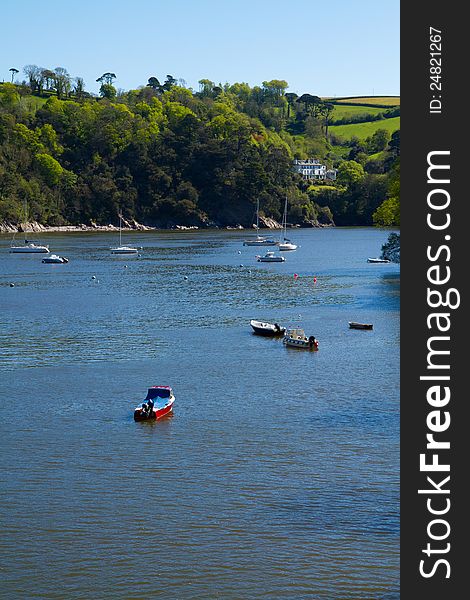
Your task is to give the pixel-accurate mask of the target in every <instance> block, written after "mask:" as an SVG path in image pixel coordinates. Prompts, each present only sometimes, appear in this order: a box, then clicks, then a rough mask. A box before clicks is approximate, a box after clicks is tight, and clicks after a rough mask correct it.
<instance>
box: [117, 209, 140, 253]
mask: <svg viewBox="0 0 470 600" xmlns="http://www.w3.org/2000/svg"><path fill="white" fill-rule="evenodd" d="M138 252H139V249H138V248H132V247H131V246H123V245H122V215H119V246H117V247H116V248H111V254H137V253H138Z"/></svg>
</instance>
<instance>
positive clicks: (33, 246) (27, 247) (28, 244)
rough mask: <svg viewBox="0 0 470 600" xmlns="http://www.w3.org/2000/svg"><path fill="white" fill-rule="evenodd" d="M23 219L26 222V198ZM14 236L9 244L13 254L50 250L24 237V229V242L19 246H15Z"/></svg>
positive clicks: (38, 252)
mask: <svg viewBox="0 0 470 600" xmlns="http://www.w3.org/2000/svg"><path fill="white" fill-rule="evenodd" d="M23 210H24V220H25V223H27V222H28V207H27V203H26V200H25V201H24V209H23ZM14 240H15V236H13V240H12V242H11V246H10V252H12V253H14V254H47V253H48V252H50V250H49V246H43V245H41V244H37V243H35V242H33V241H31V240H27V239H26V231H24V244H21V245H20V246H15V245H14V244H13V243H14Z"/></svg>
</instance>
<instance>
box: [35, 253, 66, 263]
mask: <svg viewBox="0 0 470 600" xmlns="http://www.w3.org/2000/svg"><path fill="white" fill-rule="evenodd" d="M41 262H43V263H46V264H56V265H63V264H65V263H68V262H69V259H68V258H65V256H58V255H57V254H51V255H50V256H46V258H43V259H42V261H41Z"/></svg>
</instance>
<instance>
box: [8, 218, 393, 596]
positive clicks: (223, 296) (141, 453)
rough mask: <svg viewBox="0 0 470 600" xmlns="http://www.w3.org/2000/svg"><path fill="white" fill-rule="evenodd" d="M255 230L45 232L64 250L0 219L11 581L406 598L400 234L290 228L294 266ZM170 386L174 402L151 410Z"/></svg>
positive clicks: (19, 592)
mask: <svg viewBox="0 0 470 600" xmlns="http://www.w3.org/2000/svg"><path fill="white" fill-rule="evenodd" d="M250 235H251V234H250V233H248V232H243V231H240V232H239V231H236V232H235V231H232V232H227V231H220V232H216V231H213V232H210V231H209V232H202V231H195V232H192V231H191V232H178V233H176V232H171V233H162V232H159V233H155V232H145V233H140V234H137V233H135V234H125V236H124V237H125V239H123V241H125V242H126V243H129V244H135V245H137V246H142V251H141V253H140V256H137V257H131V256H127V257H115V256H111V255H110V253H109V247H110V246H111V245H113V244H115V243H116V241H117V240H116V239H115V237H116V236H115V235H114V236H113V235H111V234H63V235H60V234H50V235H47V236H45V235H41V237H40V239H41V241H42V242H47V243H49V244H50V246H51V250H52V251H53V252H55V253H57V254H61V255H63V256H66V257H68V258H69V263H68V264H66V265H45V264H42V263H41V258H42V257H41V255H36V256H35V255H24V256H21V255H14V254H9V253H8V246H9V243H10V240H9V239H8V238H7V237H5V236H2V237H1V238H0V307H1V312H0V324H1V327H0V342H1V354H0V436H1V437H0V466H1V471H0V473H1V475H0V477H1V480H2V482H1V486H0V521H1V523H0V524H1V527H2V536H1V538H0V574H1V579H2V584H1V589H0V597H2V598H15V599H16V598H50V599H63V598H66V599H76V598H77V599H78V598H86V599H114V598H118V599H147V598H165V599H167V598H168V599H193V598H194V599H209V598H210V599H212V598H220V599H234V600H235V599H251V598H253V599H256V598H266V599H277V598H279V599H284V598H285V599H287V598H289V599H297V598H318V599H322V600H323V599H325V600H329V599H346V598H360V599H392V598H398V596H399V592H398V587H399V584H398V581H399V573H398V563H399V503H398V502H399V487H398V485H399V473H398V466H399V389H398V388H399V267H398V266H397V265H391V264H382V265H380V264H377V265H373V264H368V263H367V262H366V259H367V257H368V256H377V255H378V254H379V253H380V247H381V245H382V243H383V242H384V241H385V240H386V238H387V232H384V231H380V230H374V229H368V228H365V229H362V228H357V229H324V230H295V231H293V232H292V233H291V238H292V239H295V242H296V243H298V244H299V246H300V247H299V249H298V250H297V251H296V252H291V253H285V254H284V255H285V256H286V259H287V260H286V262H285V263H279V264H276V263H274V264H267V263H258V262H256V259H255V255H256V254H259V253H260V252H262V253H264V251H265V250H266V249H263V248H253V247H251V248H250V247H244V246H243V245H242V242H243V240H244V239H246V238H247V237H249V236H250ZM268 249H269V248H268ZM294 273H297V274H298V278H297V279H295V278H294V276H293V275H294ZM314 277H316V278H317V281H316V283H315V282H314ZM11 283H13V284H14V286H13V287H11V286H10V284H11ZM252 318H255V319H261V320H269V321H271V322H275V321H277V322H279V323H282V324H283V325H290V326H301V327H303V328H304V329H305V331H306V333H307V335H312V334H313V335H315V336H316V337H317V338H318V339H319V340H320V350H319V352H316V353H312V352H308V351H301V350H296V349H288V348H285V347H284V346H283V345H282V342H281V341H280V340H278V339H265V338H261V337H258V336H255V335H253V334H252V333H251V331H250V325H249V321H250V319H252ZM350 320H354V321H361V322H370V323H373V324H374V329H373V331H355V330H350V329H348V321H350ZM154 384H162V385H171V386H172V387H173V389H174V392H175V396H176V402H175V409H174V416H173V417H171V418H168V419H166V420H164V421H160V422H158V423H154V424H149V423H135V422H134V421H133V416H132V415H133V408H134V406H135V405H136V404H137V403H138V402H140V401H141V400H142V399H143V398H144V397H145V393H146V388H147V387H148V386H150V385H154Z"/></svg>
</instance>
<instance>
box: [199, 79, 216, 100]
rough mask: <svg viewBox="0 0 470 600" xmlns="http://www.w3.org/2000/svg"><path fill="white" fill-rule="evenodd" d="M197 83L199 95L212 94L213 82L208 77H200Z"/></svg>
mask: <svg viewBox="0 0 470 600" xmlns="http://www.w3.org/2000/svg"><path fill="white" fill-rule="evenodd" d="M198 83H199V94H200V95H201V96H212V92H213V90H214V86H215V83H214V82H213V81H211V80H210V79H200V80H199V81H198Z"/></svg>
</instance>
